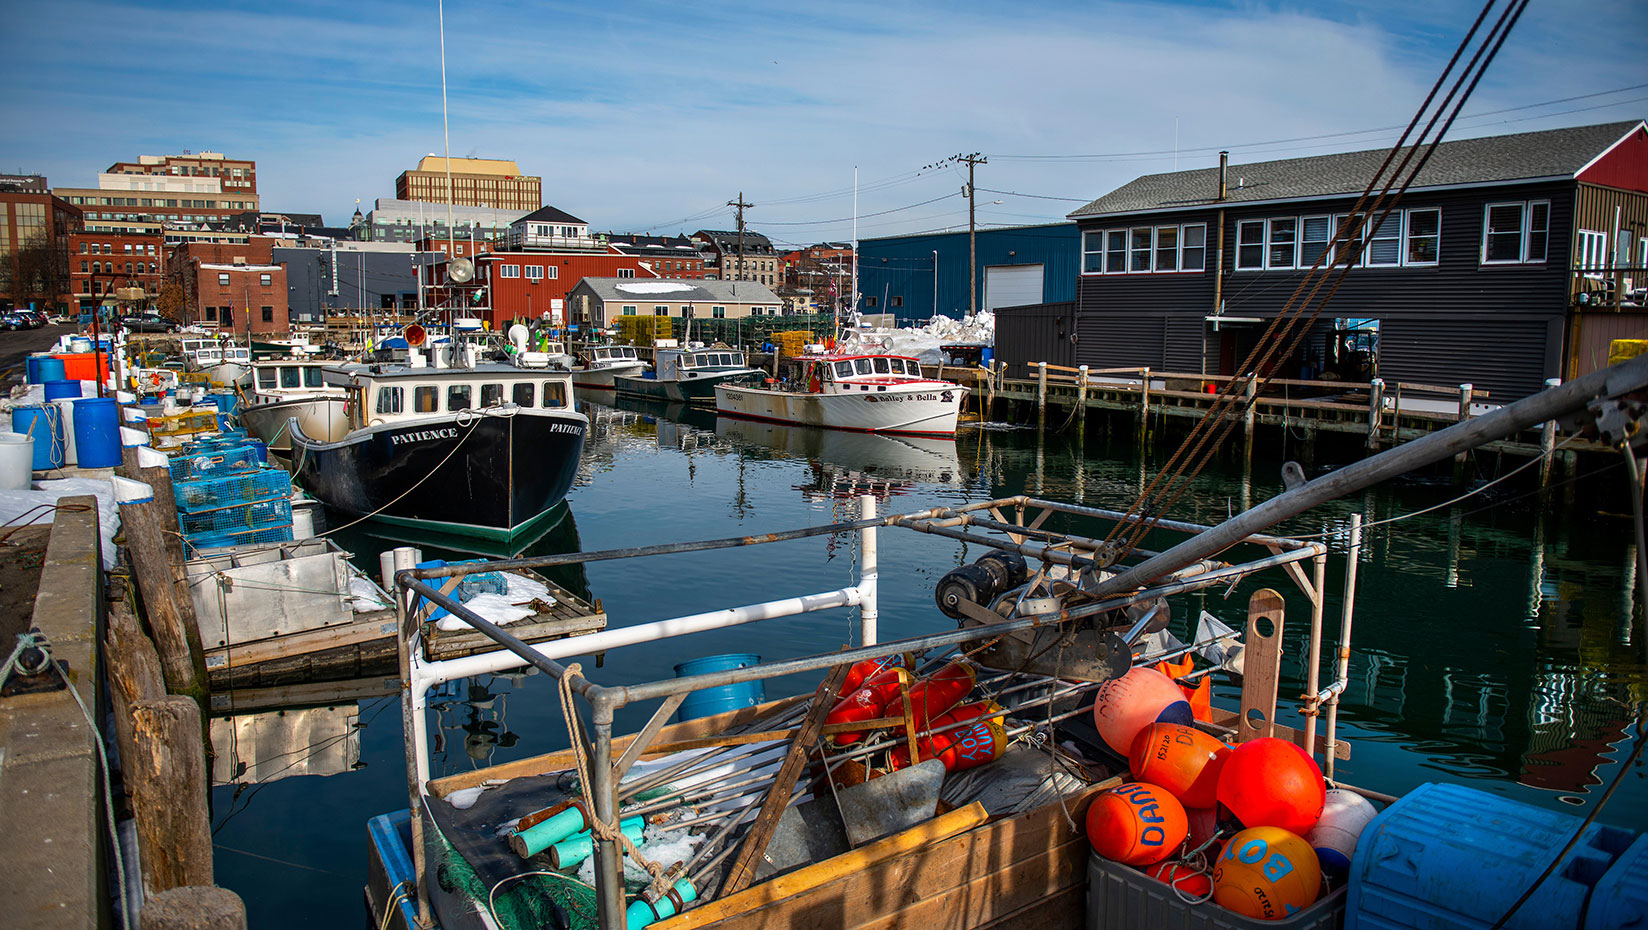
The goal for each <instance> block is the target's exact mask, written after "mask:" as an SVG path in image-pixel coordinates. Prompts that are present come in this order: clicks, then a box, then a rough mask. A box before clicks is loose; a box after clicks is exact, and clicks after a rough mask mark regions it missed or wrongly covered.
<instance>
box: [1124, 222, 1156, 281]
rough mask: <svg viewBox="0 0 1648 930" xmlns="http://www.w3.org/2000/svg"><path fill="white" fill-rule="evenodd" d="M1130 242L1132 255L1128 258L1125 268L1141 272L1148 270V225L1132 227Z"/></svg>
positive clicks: (1149, 235)
mask: <svg viewBox="0 0 1648 930" xmlns="http://www.w3.org/2000/svg"><path fill="white" fill-rule="evenodd" d="M1131 235H1132V238H1131V239H1129V242H1130V243H1131V251H1132V253H1133V254H1132V257H1131V258H1130V259H1128V263H1127V270H1128V271H1131V272H1141V271H1149V270H1150V237H1151V233H1150V227H1148V226H1141V227H1134V229H1133V231H1132V234H1131Z"/></svg>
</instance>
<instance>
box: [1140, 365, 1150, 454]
mask: <svg viewBox="0 0 1648 930" xmlns="http://www.w3.org/2000/svg"><path fill="white" fill-rule="evenodd" d="M1139 373H1140V374H1141V375H1143V377H1142V378H1141V379H1140V381H1139V441H1140V442H1144V441H1145V438H1146V436H1147V435H1148V434H1149V432H1150V369H1149V368H1141V369H1139Z"/></svg>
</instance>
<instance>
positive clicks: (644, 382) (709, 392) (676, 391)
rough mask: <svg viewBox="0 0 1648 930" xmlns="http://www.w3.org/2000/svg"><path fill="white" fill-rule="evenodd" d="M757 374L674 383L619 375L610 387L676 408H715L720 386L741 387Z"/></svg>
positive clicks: (744, 372)
mask: <svg viewBox="0 0 1648 930" xmlns="http://www.w3.org/2000/svg"><path fill="white" fill-rule="evenodd" d="M760 376H761V373H760V372H758V371H753V370H750V369H740V370H737V371H727V372H718V373H714V374H701V375H693V376H691V377H688V378H685V379H681V380H674V379H665V378H629V377H624V376H622V375H620V376H618V377H616V378H614V379H613V387H614V388H615V389H616V390H617V391H618V393H620V394H633V395H635V396H636V397H650V398H652V399H653V400H663V401H673V402H675V403H678V404H700V405H703V406H706V407H708V406H713V405H714V404H715V389H716V387H717V386H719V385H722V384H730V383H740V384H741V383H744V382H747V381H751V380H753V379H755V378H759V377H760Z"/></svg>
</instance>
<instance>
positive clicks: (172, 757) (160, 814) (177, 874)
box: [122, 694, 212, 911]
mask: <svg viewBox="0 0 1648 930" xmlns="http://www.w3.org/2000/svg"><path fill="white" fill-rule="evenodd" d="M200 727H201V716H200V707H199V706H198V705H196V704H195V702H194V701H193V700H191V699H189V698H186V697H183V696H181V695H175V694H174V695H168V696H166V697H162V698H155V699H151V700H146V701H138V702H137V703H135V704H133V705H132V731H133V733H132V736H133V743H134V752H133V753H132V758H130V759H128V760H122V761H123V762H124V763H125V775H126V785H127V787H128V788H129V789H130V790H131V793H132V797H133V799H134V801H135V803H134V805H133V815H134V819H135V820H136V822H137V846H138V858H139V860H140V861H141V862H142V864H143V888H144V890H145V892H146V893H148V894H151V895H152V894H156V893H158V892H162V891H168V890H170V889H173V888H182V887H184V886H186V885H210V884H212V830H211V821H210V819H209V816H208V814H207V807H206V793H207V780H206V778H207V773H206V752H205V746H203V745H202V743H201V737H200V733H201V729H200ZM144 910H145V911H147V910H148V907H147V905H145V907H144Z"/></svg>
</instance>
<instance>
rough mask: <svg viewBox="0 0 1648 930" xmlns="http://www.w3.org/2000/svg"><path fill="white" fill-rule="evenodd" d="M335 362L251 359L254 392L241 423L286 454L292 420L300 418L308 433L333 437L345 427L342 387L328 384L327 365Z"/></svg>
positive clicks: (277, 450)
mask: <svg viewBox="0 0 1648 930" xmlns="http://www.w3.org/2000/svg"><path fill="white" fill-rule="evenodd" d="M335 364H336V363H335V362H324V361H312V360H299V359H292V358H286V359H278V360H273V361H261V362H253V363H252V383H251V391H250V396H249V397H248V398H247V399H246V401H245V403H244V404H243V405H242V407H241V409H240V422H241V423H242V424H244V425H245V427H246V429H247V431H248V432H250V433H251V434H252V435H253V436H256V437H257V438H259V439H261V440H263V441H264V442H265V443H266V444H267V445H268V446H269V449H270V450H271V451H274V452H280V453H283V454H284V453H288V452H290V451H291V449H292V439H291V436H289V435H288V434H287V432H286V423H287V421H288V420H292V419H296V420H297V421H298V425H299V426H301V427H302V428H303V432H304V435H306V436H310V437H312V438H314V439H318V440H322V441H326V442H331V441H333V440H336V439H341V438H342V437H343V433H344V431H345V428H346V425H345V424H346V422H347V418H346V416H345V411H344V391H343V389H342V388H341V387H338V386H336V385H330V384H327V383H326V377H325V369H326V368H327V367H328V366H330V365H335Z"/></svg>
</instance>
